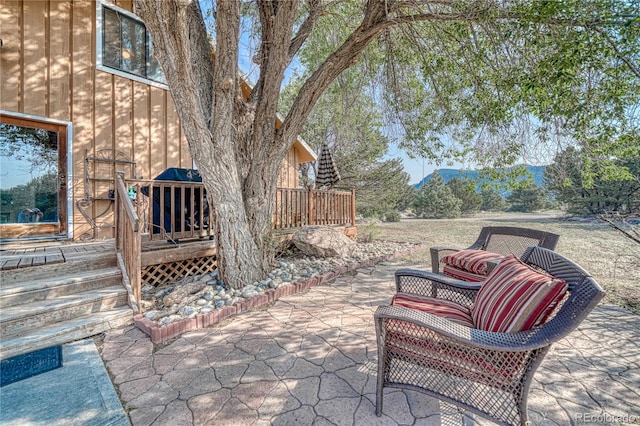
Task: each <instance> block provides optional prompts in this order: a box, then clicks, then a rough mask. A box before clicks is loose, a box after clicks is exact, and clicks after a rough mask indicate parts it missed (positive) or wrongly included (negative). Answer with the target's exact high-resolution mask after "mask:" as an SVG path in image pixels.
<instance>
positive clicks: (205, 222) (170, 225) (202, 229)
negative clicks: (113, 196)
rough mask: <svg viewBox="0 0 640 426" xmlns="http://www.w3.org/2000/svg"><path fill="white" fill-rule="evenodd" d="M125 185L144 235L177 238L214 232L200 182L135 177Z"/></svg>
mask: <svg viewBox="0 0 640 426" xmlns="http://www.w3.org/2000/svg"><path fill="white" fill-rule="evenodd" d="M127 184H128V185H129V186H128V188H129V189H128V196H129V198H130V199H132V201H133V203H134V204H135V206H136V211H137V213H138V215H139V216H140V219H141V231H142V232H143V233H144V234H145V238H146V237H147V236H148V239H149V240H174V241H177V240H181V239H192V238H209V237H211V236H213V235H214V229H213V226H211V224H213V213H212V212H211V209H210V208H209V203H208V201H207V198H206V195H205V191H204V185H202V184H201V183H194V182H178V181H164V180H143V179H136V180H129V181H128V182H127Z"/></svg>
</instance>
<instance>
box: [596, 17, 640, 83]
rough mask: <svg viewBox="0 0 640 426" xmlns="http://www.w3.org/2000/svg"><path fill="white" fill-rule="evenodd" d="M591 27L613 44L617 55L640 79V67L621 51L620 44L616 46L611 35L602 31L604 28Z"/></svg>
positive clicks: (609, 43)
mask: <svg viewBox="0 0 640 426" xmlns="http://www.w3.org/2000/svg"><path fill="white" fill-rule="evenodd" d="M589 28H590V29H592V30H593V31H595V32H597V33H598V34H600V35H601V36H602V37H603V38H604V40H605V41H606V42H607V44H608V45H609V46H611V48H612V49H613V51H614V52H616V56H617V57H618V58H619V59H620V60H621V61H622V62H624V63H625V65H626V66H627V68H629V71H631V72H632V73H633V74H635V76H636V77H637V78H639V79H640V69H638V67H636V66H635V65H634V63H633V62H631V60H629V58H627V57H626V56H624V55H623V54H622V53H621V52H620V49H618V46H616V44H615V43H614V42H613V40H611V38H610V37H609V35H608V34H607V33H605V32H604V31H602V28H598V27H595V26H594V27H589Z"/></svg>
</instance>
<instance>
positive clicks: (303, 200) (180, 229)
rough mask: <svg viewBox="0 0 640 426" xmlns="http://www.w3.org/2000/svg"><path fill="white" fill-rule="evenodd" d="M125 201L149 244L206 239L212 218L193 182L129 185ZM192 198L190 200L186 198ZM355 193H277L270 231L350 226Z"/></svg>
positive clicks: (298, 190) (201, 189)
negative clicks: (306, 226) (151, 242)
mask: <svg viewBox="0 0 640 426" xmlns="http://www.w3.org/2000/svg"><path fill="white" fill-rule="evenodd" d="M127 185H128V187H127V188H128V192H127V194H128V197H129V198H130V199H131V201H132V202H133V204H134V205H135V207H136V212H137V213H138V216H139V217H140V227H141V229H140V231H141V232H143V233H144V234H145V238H148V239H149V240H176V241H177V240H181V239H192V238H200V239H202V238H208V237H212V236H213V235H214V232H215V230H214V229H213V226H211V225H212V224H213V213H212V211H211V209H210V208H209V203H208V201H207V199H206V195H205V190H204V185H203V184H201V183H194V182H177V181H162V180H141V179H138V180H129V181H127ZM192 194H193V195H192ZM355 205H356V203H355V192H354V191H351V192H334V191H318V190H314V189H301V188H278V189H277V190H276V199H275V206H274V214H273V229H275V230H287V229H294V228H300V227H302V226H305V225H343V226H355V216H356V210H355Z"/></svg>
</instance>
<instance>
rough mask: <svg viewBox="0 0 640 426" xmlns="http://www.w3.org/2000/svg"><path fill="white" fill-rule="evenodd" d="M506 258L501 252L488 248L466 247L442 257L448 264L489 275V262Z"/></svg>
mask: <svg viewBox="0 0 640 426" xmlns="http://www.w3.org/2000/svg"><path fill="white" fill-rule="evenodd" d="M502 258H504V256H503V255H501V254H499V253H493V252H490V251H486V250H472V249H465V250H459V251H457V252H455V253H451V254H448V255H446V256H445V257H443V258H442V261H443V262H444V263H445V264H446V265H450V266H454V267H456V268H459V269H463V270H465V271H469V272H472V273H474V274H478V275H487V262H488V261H490V260H500V259H502Z"/></svg>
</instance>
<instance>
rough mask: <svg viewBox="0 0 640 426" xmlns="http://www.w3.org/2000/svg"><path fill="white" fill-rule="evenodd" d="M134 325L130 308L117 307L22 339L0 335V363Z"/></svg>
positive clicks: (22, 336)
mask: <svg viewBox="0 0 640 426" xmlns="http://www.w3.org/2000/svg"><path fill="white" fill-rule="evenodd" d="M132 323H133V312H132V310H131V308H130V307H129V306H120V307H117V308H114V309H111V310H109V311H106V312H95V313H92V314H89V315H83V316H80V317H77V318H73V319H68V320H65V321H61V322H57V323H53V324H45V325H44V326H42V327H41V328H38V329H36V330H33V331H31V332H29V333H27V334H24V335H21V336H4V335H3V336H2V340H1V341H0V360H3V359H7V358H11V357H13V356H17V355H21V354H24V353H27V352H31V351H35V350H38V349H43V348H47V347H49V346H54V345H60V344H64V343H68V342H73V341H75V340H79V339H84V338H87V337H90V336H94V335H96V334H100V333H103V332H105V331H107V330H110V329H114V328H118V327H122V326H125V325H129V324H132Z"/></svg>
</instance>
